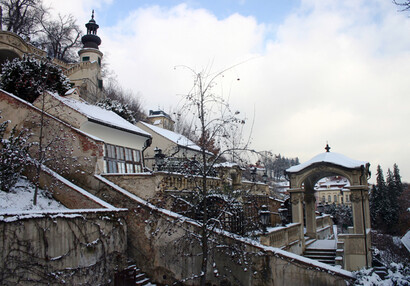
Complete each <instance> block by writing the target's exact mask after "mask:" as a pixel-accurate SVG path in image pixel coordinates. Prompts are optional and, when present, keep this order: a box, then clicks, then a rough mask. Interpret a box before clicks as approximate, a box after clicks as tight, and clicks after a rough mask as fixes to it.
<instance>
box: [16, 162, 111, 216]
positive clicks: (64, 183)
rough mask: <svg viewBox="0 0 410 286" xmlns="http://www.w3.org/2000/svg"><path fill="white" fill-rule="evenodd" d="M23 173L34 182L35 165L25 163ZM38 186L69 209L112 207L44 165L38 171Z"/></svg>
mask: <svg viewBox="0 0 410 286" xmlns="http://www.w3.org/2000/svg"><path fill="white" fill-rule="evenodd" d="M24 174H25V175H26V176H27V177H28V178H29V179H30V180H31V181H32V182H34V179H35V177H36V169H35V167H34V166H33V165H31V164H29V165H27V166H26V167H25V170H24ZM39 187H40V188H42V189H45V190H47V191H49V192H50V193H51V194H52V195H53V197H54V198H55V199H56V200H58V201H59V202H60V203H61V204H63V205H64V206H65V207H67V208H69V209H101V208H107V209H114V207H113V206H112V205H110V204H108V203H106V202H104V201H103V200H101V199H99V198H97V197H96V196H94V195H92V194H90V193H88V192H87V191H86V190H84V189H82V188H80V187H78V186H76V185H74V184H73V183H71V182H69V181H68V180H67V179H65V178H63V177H62V176H60V175H58V174H57V173H55V172H53V171H52V170H50V169H49V168H47V167H45V166H42V169H41V171H40V176H39Z"/></svg>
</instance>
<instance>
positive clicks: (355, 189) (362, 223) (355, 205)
mask: <svg viewBox="0 0 410 286" xmlns="http://www.w3.org/2000/svg"><path fill="white" fill-rule="evenodd" d="M349 189H350V193H351V202H352V212H353V233H355V234H364V233H365V228H366V229H368V228H370V212H369V194H368V192H367V190H366V189H365V186H351V187H349Z"/></svg>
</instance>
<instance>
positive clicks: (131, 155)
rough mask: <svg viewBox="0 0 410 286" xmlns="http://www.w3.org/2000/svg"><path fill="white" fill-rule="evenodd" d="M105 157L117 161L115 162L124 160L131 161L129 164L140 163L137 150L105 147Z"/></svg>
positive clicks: (113, 146) (111, 146)
mask: <svg viewBox="0 0 410 286" xmlns="http://www.w3.org/2000/svg"><path fill="white" fill-rule="evenodd" d="M105 157H106V158H110V159H117V160H123V161H124V160H125V161H131V162H136V163H140V161H141V156H140V151H139V150H135V149H131V148H126V147H121V146H115V145H111V144H106V145H105Z"/></svg>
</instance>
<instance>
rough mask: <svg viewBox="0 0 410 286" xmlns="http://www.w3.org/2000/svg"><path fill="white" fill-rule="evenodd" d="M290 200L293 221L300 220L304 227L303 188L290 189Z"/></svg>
mask: <svg viewBox="0 0 410 286" xmlns="http://www.w3.org/2000/svg"><path fill="white" fill-rule="evenodd" d="M289 193H290V202H291V203H292V222H294V223H296V222H300V223H301V225H302V227H303V199H304V197H303V194H304V190H303V189H302V188H297V189H290V190H289Z"/></svg>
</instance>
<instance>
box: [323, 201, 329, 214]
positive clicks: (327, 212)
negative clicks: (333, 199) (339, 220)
mask: <svg viewBox="0 0 410 286" xmlns="http://www.w3.org/2000/svg"><path fill="white" fill-rule="evenodd" d="M324 213H325V214H329V213H330V205H329V203H326V204H325V208H324Z"/></svg>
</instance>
